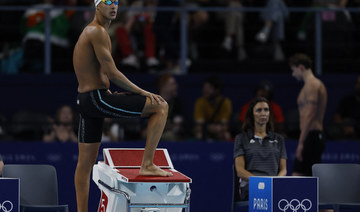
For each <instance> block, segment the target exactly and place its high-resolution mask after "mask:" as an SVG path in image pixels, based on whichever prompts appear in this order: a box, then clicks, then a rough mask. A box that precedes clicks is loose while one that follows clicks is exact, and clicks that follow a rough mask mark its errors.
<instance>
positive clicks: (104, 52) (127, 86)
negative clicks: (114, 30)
mask: <svg viewBox="0 0 360 212" xmlns="http://www.w3.org/2000/svg"><path fill="white" fill-rule="evenodd" d="M87 35H88V36H89V39H90V41H91V44H92V46H93V48H94V51H95V55H96V57H97V59H98V61H99V63H100V67H101V71H103V72H104V73H106V75H107V76H108V78H109V79H110V81H112V82H113V83H114V84H115V85H117V86H118V87H120V88H123V89H124V90H126V91H130V92H132V93H136V94H140V95H143V96H147V97H149V98H150V100H151V102H152V103H154V101H156V102H157V103H158V104H160V103H161V102H164V101H165V100H163V99H162V98H161V97H160V96H159V95H154V94H152V93H150V92H147V91H145V90H143V89H141V88H139V87H138V86H137V85H135V84H134V83H132V82H131V81H130V80H129V79H128V78H126V76H125V75H124V74H123V73H121V72H120V71H119V70H118V69H117V68H116V65H115V62H114V59H113V58H112V55H111V51H110V45H111V44H110V38H109V35H108V33H107V32H106V31H105V30H104V29H103V28H102V27H99V26H97V27H94V28H93V29H91V31H89V33H88V34H87Z"/></svg>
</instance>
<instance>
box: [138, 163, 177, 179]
mask: <svg viewBox="0 0 360 212" xmlns="http://www.w3.org/2000/svg"><path fill="white" fill-rule="evenodd" d="M139 174H140V175H145V176H162V177H170V176H172V175H173V174H172V173H171V172H167V171H164V170H162V169H160V168H159V167H157V166H155V165H153V164H152V165H149V166H146V167H145V166H141V168H140V172H139Z"/></svg>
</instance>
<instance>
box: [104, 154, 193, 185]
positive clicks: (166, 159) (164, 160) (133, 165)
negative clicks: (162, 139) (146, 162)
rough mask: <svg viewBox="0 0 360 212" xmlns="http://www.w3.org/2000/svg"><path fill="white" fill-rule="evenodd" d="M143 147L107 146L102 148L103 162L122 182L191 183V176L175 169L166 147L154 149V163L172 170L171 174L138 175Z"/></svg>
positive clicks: (169, 170)
mask: <svg viewBox="0 0 360 212" xmlns="http://www.w3.org/2000/svg"><path fill="white" fill-rule="evenodd" d="M143 153H144V149H140V148H138V149H137V148H133V149H128V148H107V149H104V150H103V154H104V164H105V165H106V166H108V168H110V169H113V170H115V171H116V172H117V174H118V175H119V176H118V177H117V178H118V179H120V180H122V181H124V182H184V183H191V178H189V177H187V176H185V175H183V174H182V173H180V172H178V171H176V170H175V169H174V166H173V164H172V162H171V159H170V156H169V153H168V151H167V149H156V152H155V156H154V164H155V165H157V166H158V167H160V168H162V169H164V170H166V171H168V172H172V173H173V176H170V177H161V176H142V175H139V169H140V167H141V162H142V156H143Z"/></svg>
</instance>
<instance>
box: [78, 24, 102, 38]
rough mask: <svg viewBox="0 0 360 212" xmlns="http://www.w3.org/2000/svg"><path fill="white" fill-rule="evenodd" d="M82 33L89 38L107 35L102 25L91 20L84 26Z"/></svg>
mask: <svg viewBox="0 0 360 212" xmlns="http://www.w3.org/2000/svg"><path fill="white" fill-rule="evenodd" d="M82 34H83V35H85V36H87V37H89V38H99V37H101V36H105V35H107V32H106V30H105V29H104V27H102V26H100V25H99V24H96V23H94V22H91V23H90V24H88V25H87V26H86V27H85V28H84V30H83V33H82Z"/></svg>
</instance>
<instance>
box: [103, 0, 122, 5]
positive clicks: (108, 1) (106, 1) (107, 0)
mask: <svg viewBox="0 0 360 212" xmlns="http://www.w3.org/2000/svg"><path fill="white" fill-rule="evenodd" d="M101 1H102V2H104V3H105V4H106V5H108V6H110V5H111V4H112V3H114V4H115V5H118V4H119V1H110V0H101Z"/></svg>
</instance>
